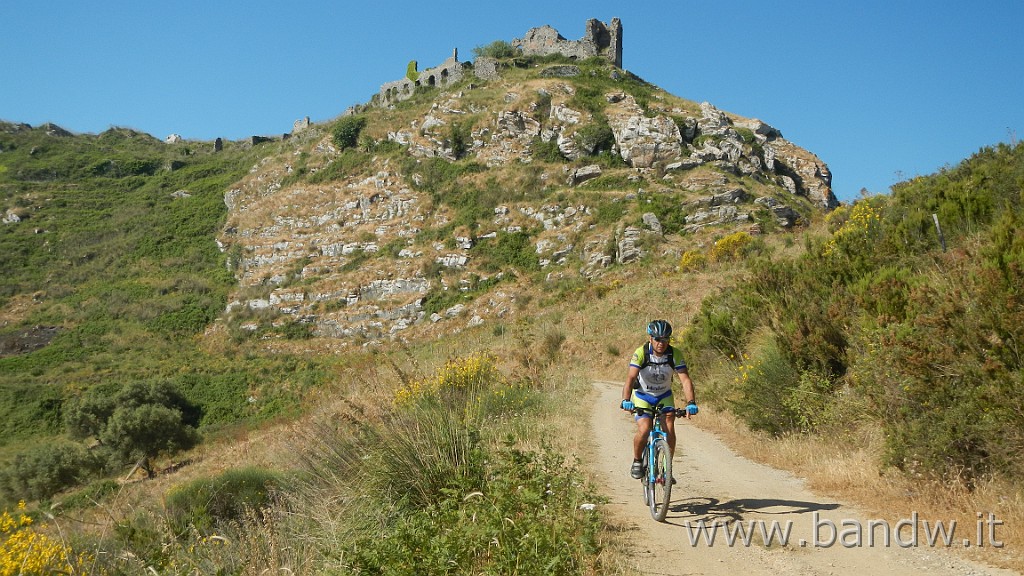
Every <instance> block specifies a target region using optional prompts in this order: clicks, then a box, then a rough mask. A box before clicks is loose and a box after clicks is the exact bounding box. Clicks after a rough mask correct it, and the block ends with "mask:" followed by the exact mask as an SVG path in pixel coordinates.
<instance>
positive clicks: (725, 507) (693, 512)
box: [669, 498, 839, 523]
mask: <svg viewBox="0 0 1024 576" xmlns="http://www.w3.org/2000/svg"><path fill="white" fill-rule="evenodd" d="M838 508H839V504H838V503H835V502H829V503H824V502H804V501H801V500H779V499H777V498H738V499H736V500H726V501H724V502H723V501H721V500H719V499H718V498H686V499H683V500H677V501H675V502H672V503H671V504H670V505H669V512H672V513H674V514H673V516H674V517H675V518H679V519H681V520H684V521H689V522H700V521H703V522H705V523H711V522H714V521H717V520H723V521H730V520H731V521H734V522H741V521H743V519H744V515H745V514H751V513H756V514H759V515H770V514H809V513H811V512H821V511H824V510H836V509H838Z"/></svg>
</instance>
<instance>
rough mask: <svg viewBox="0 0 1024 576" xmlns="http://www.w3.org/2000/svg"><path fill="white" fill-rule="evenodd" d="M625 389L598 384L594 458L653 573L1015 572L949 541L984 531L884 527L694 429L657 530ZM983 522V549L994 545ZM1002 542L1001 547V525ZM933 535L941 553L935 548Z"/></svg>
mask: <svg viewBox="0 0 1024 576" xmlns="http://www.w3.org/2000/svg"><path fill="white" fill-rule="evenodd" d="M621 390H622V384H621V383H613V382H597V383H595V384H594V398H593V399H594V403H593V404H592V406H593V410H592V413H591V417H590V426H591V434H592V436H593V438H594V443H595V451H594V453H593V454H590V455H589V459H590V461H591V462H592V463H593V465H594V466H596V472H597V478H598V480H599V482H600V483H601V484H602V486H601V490H602V493H603V494H605V495H607V496H608V497H609V498H610V502H609V504H608V505H607V508H608V510H607V512H608V513H609V514H610V515H611V517H612V518H613V519H614V521H616V522H618V523H620V524H621V525H622V526H623V527H624V528H625V530H626V532H627V537H628V538H629V539H630V541H631V548H632V549H633V550H635V554H634V556H633V557H631V559H630V561H629V563H630V564H631V565H634V566H635V567H636V568H637V569H638V570H639V571H642V572H643V573H645V574H659V575H676V574H742V575H743V576H755V575H758V574H772V575H778V574H814V575H817V574H835V575H845V574H849V575H854V574H855V575H857V576H861V575H863V574H873V575H889V574H891V575H894V576H895V575H908V574H921V575H925V574H927V575H954V574H955V575H965V574H966V575H987V574H991V575H999V576H1004V575H1012V574H1016V573H1015V572H1011V571H1007V570H1000V569H994V568H989V567H986V566H981V565H977V564H974V563H971V562H969V561H966V560H964V559H962V558H958V557H957V556H956V555H954V554H953V553H951V551H950V549H949V548H948V547H947V546H946V544H945V543H944V542H945V541H946V540H948V541H949V542H950V544H949V545H950V546H954V547H963V546H965V545H969V546H976V545H977V539H978V527H977V526H975V525H971V526H957V527H956V528H955V530H954V531H953V532H952V534H950V533H949V531H948V528H949V526H945V525H943V527H944V528H946V529H947V532H946V533H943V532H939V531H937V528H936V523H935V520H934V519H930V518H920V517H918V518H916V519H915V518H914V517H913V516H912V515H911V513H908V516H907V518H905V519H904V518H900V519H897V520H895V521H888V522H884V523H883V521H882V520H881V519H878V518H869V517H866V516H864V515H862V514H861V513H860V512H858V511H857V510H856V509H855V508H853V507H851V506H848V505H846V504H844V503H841V502H837V501H834V500H832V499H829V498H823V497H821V496H818V495H816V494H813V493H811V492H809V491H808V490H807V489H805V488H804V486H803V482H802V481H801V480H800V479H799V478H796V477H794V476H792V475H790V474H788V473H786V472H781V471H779V470H776V469H773V468H769V467H767V466H763V465H761V464H757V463H755V462H752V461H750V460H748V459H746V458H742V457H740V456H737V455H736V454H734V453H733V452H731V451H730V450H729V448H728V447H726V446H725V445H724V444H723V443H722V442H720V441H719V440H717V439H716V438H715V436H713V435H711V434H709V433H707V432H703V431H701V430H700V429H698V428H697V427H696V426H693V425H692V424H690V423H688V422H685V421H684V422H680V425H679V426H678V428H677V430H678V432H679V444H678V449H677V454H676V458H675V460H674V467H675V476H676V478H677V480H678V484H677V485H676V487H675V488H674V489H673V493H672V503H671V506H670V509H669V514H668V517H667V518H666V521H665V522H664V523H657V522H655V521H654V520H652V519H651V516H650V514H649V512H648V510H647V508H646V507H645V506H644V504H643V500H642V496H641V492H640V485H639V482H638V481H636V480H633V479H631V478H630V477H629V473H628V470H629V464H630V461H631V456H630V455H631V449H630V441H631V438H632V435H633V431H634V430H635V426H634V424H633V422H632V420H631V418H630V417H629V416H628V415H627V414H625V413H623V412H622V411H621V410H619V409H618V403H619V399H620V398H619V395H620V392H621ZM698 418H699V416H698ZM904 520H905V522H903V523H902V524H901V521H904ZM915 520H916V525H917V527H918V530H917V535H918V536H917V541H916V543H915V542H914V534H915V532H914V530H913V529H912V526H913V525H914V522H915ZM984 520H985V519H983V520H982V524H981V528H982V530H981V537H982V542H983V543H984V544H985V545H991V542H990V541H989V540H988V538H989V526H988V525H987V524H985V523H984ZM925 522H927V527H925ZM715 526H718V527H717V528H714V527H715ZM773 527H774V528H775V531H774V532H773V531H772V528H773ZM897 528H899V530H897ZM886 532H888V534H889V545H888V546H886V545H885V534H886ZM787 534H788V537H786V544H782V543H781V542H780V540H781V539H782V538H783V537H785V536H786V535H787ZM994 534H995V536H996V538H995V540H996V541H998V534H999V533H998V526H996V527H995V532H994ZM766 535H767V537H766ZM929 535H930V536H931V537H932V539H933V540H934V541H935V542H936V546H929V543H928V538H929ZM730 536H734V538H733V543H732V544H730V543H729V540H730ZM712 537H713V540H711V538H712ZM745 541H749V545H747V544H746V543H745ZM766 542H770V545H769V546H765V543H766ZM965 543H966V544H965ZM858 544H860V545H859V546H858ZM901 544H902V546H901Z"/></svg>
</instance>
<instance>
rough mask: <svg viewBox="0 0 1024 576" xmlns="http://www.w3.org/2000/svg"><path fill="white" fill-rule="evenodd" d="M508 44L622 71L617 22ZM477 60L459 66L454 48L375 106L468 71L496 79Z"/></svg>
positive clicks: (383, 93)
mask: <svg viewBox="0 0 1024 576" xmlns="http://www.w3.org/2000/svg"><path fill="white" fill-rule="evenodd" d="M511 44H512V46H513V47H515V48H518V49H519V50H520V51H521V52H522V53H523V54H524V55H527V56H547V55H548V54H562V55H565V56H568V57H569V58H575V59H580V60H582V59H585V58H590V57H592V56H604V57H605V58H608V60H609V61H611V63H612V64H614V65H615V66H617V67H619V68H622V22H621V21H620V20H619V19H618V18H612V21H611V24H605V23H604V22H601V21H599V20H597V19H594V18H591V19H590V20H587V26H586V33H585V34H584V35H583V38H580V39H579V40H566V39H565V38H563V37H562V35H561V34H559V33H558V30H555V29H554V28H552V27H551V26H546V25H545V26H541V27H539V28H531V29H530V30H529V31H527V32H526V35H525V36H524V37H523V38H517V39H515V40H513V41H512V43H511ZM477 60H478V62H477V65H476V66H471V65H470V64H469V63H466V62H459V51H458V49H457V48H456V49H455V50H453V51H452V55H451V57H449V58H448V59H447V60H445V61H444V62H443V63H442V64H440V65H439V66H435V67H433V68H427V69H426V70H423V71H422V72H420V71H417V72H418V76H417V78H416V80H410V79H409V78H402V79H401V80H395V81H393V82H388V83H386V84H383V85H382V86H381V87H380V92H379V93H377V95H376V96H375V97H374V104H376V105H378V106H389V105H391V104H394V103H396V102H401V101H402V100H407V99H409V98H411V97H412V95H413V94H415V93H416V89H417V88H419V87H420V86H438V87H442V88H443V87H445V86H448V85H449V84H453V83H455V82H458V81H459V80H461V79H462V77H463V75H464V74H465V73H467V71H468V70H470V69H473V70H474V72H475V74H476V75H477V76H478V77H480V78H483V79H493V78H495V77H497V76H498V74H499V72H498V68H499V65H498V63H497V62H496V61H495V60H494V59H492V58H478V59H477Z"/></svg>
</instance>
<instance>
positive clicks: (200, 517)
mask: <svg viewBox="0 0 1024 576" xmlns="http://www.w3.org/2000/svg"><path fill="white" fill-rule="evenodd" d="M283 479H284V478H283V476H282V475H281V474H280V473H277V472H274V471H271V470H266V469H263V468H236V469H232V470H228V471H226V472H224V473H222V474H220V475H217V476H213V477H209V478H199V479H197V480H193V481H191V482H189V483H188V484H185V485H182V486H178V487H176V488H174V489H172V490H171V491H170V492H169V493H168V494H167V496H166V497H165V499H164V506H165V508H166V513H167V523H168V525H169V526H170V527H171V529H172V530H173V532H174V533H175V534H178V535H183V534H186V533H187V532H188V531H189V530H190V529H195V530H197V531H198V532H199V533H201V534H210V533H211V532H213V531H214V530H216V529H217V527H218V526H219V525H222V524H224V523H227V522H240V521H242V520H243V519H244V517H245V514H246V512H247V511H250V510H251V511H258V510H260V509H263V508H266V507H268V506H271V505H272V503H273V501H274V493H275V491H276V489H277V487H278V486H280V485H281V484H282V481H283Z"/></svg>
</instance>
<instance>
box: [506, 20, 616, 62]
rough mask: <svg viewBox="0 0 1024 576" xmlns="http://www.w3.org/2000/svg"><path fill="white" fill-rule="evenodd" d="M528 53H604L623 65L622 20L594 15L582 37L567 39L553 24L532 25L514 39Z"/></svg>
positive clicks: (582, 56) (581, 56)
mask: <svg viewBox="0 0 1024 576" xmlns="http://www.w3.org/2000/svg"><path fill="white" fill-rule="evenodd" d="M512 46H514V47H515V48H518V49H519V50H521V51H522V53H523V54H525V55H527V56H547V55H548V54H562V55H564V56H568V57H569V58H575V59H579V60H582V59H585V58H590V57H592V56H604V57H606V58H608V60H610V61H611V63H612V64H614V65H615V66H617V67H619V68H622V21H621V20H619V19H618V18H612V22H611V24H605V23H604V22H601V21H599V20H596V19H594V18H591V19H590V20H587V29H586V33H585V34H584V35H583V37H582V38H580V39H579V40H566V39H565V38H563V37H562V35H561V34H559V33H558V30H555V29H554V28H552V27H551V26H547V25H545V26H541V27H539V28H531V29H530V30H529V31H528V32H527V33H526V35H525V36H523V37H522V38H516V39H515V40H513V41H512Z"/></svg>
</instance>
